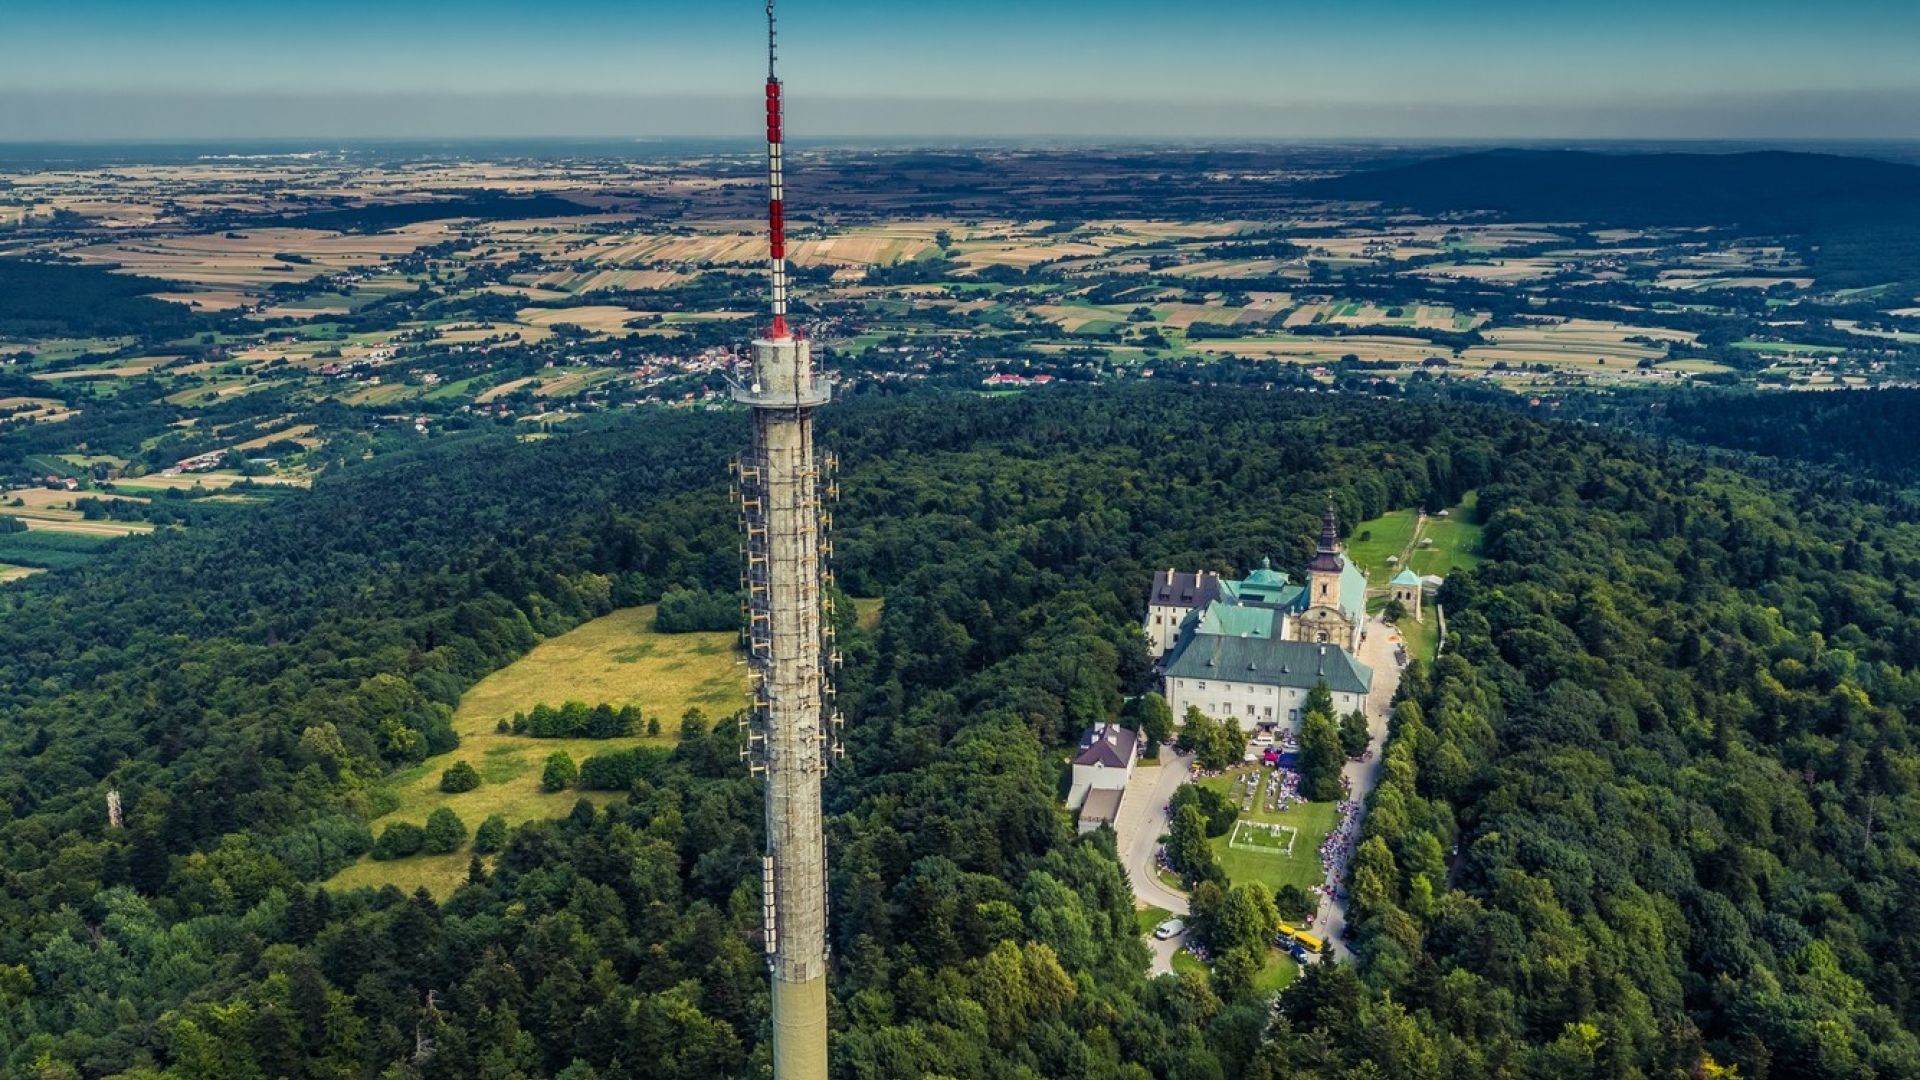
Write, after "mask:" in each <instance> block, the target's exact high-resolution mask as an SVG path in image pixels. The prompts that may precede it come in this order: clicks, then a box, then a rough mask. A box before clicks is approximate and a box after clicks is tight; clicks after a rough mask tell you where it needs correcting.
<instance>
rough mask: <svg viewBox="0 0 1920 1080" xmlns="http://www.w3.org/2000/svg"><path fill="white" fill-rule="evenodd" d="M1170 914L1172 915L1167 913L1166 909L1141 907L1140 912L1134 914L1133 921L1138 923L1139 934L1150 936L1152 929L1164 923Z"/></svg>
mask: <svg viewBox="0 0 1920 1080" xmlns="http://www.w3.org/2000/svg"><path fill="white" fill-rule="evenodd" d="M1171 914H1173V913H1172V912H1170V911H1168V910H1167V909H1166V908H1158V907H1143V908H1141V909H1140V910H1138V911H1136V912H1134V913H1133V916H1134V919H1135V921H1136V922H1138V924H1139V926H1140V933H1142V934H1151V933H1153V928H1154V927H1156V926H1159V925H1160V924H1161V923H1163V922H1166V921H1167V916H1169V915H1171Z"/></svg>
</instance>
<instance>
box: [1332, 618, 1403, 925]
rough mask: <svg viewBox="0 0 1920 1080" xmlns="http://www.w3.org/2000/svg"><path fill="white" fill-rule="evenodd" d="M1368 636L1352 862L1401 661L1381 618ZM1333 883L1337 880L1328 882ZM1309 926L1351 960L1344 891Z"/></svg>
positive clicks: (1382, 754)
mask: <svg viewBox="0 0 1920 1080" xmlns="http://www.w3.org/2000/svg"><path fill="white" fill-rule="evenodd" d="M1369 621H1370V622H1371V623H1372V625H1371V626H1369V627H1368V628H1367V640H1365V641H1363V642H1361V643H1360V662H1361V663H1363V664H1365V665H1367V666H1368V667H1370V668H1372V669H1373V688H1372V689H1371V690H1370V691H1369V692H1368V694H1367V732H1368V734H1369V735H1371V736H1372V739H1371V740H1370V745H1371V746H1372V747H1373V757H1371V758H1369V759H1368V760H1366V761H1349V762H1347V767H1346V770H1345V774H1346V777H1347V782H1348V784H1349V785H1350V787H1351V793H1350V794H1349V795H1348V796H1347V797H1348V798H1349V799H1352V800H1354V801H1355V802H1358V803H1359V804H1360V811H1359V813H1358V814H1356V815H1355V816H1354V819H1353V831H1352V833H1351V834H1350V838H1349V841H1348V845H1347V852H1346V858H1345V859H1344V860H1342V861H1343V863H1347V864H1351V863H1352V861H1353V841H1354V840H1356V839H1358V837H1359V835H1360V826H1361V825H1362V824H1364V823H1365V822H1366V820H1367V800H1368V799H1369V798H1370V797H1372V795H1373V789H1374V788H1375V787H1377V786H1379V783H1380V773H1381V771H1382V770H1383V769H1384V768H1385V767H1386V759H1387V755H1386V748H1387V721H1388V719H1389V718H1391V717H1392V715H1393V697H1394V695H1395V694H1397V693H1399V692H1400V672H1401V668H1400V661H1399V659H1398V657H1397V656H1396V655H1395V654H1396V653H1397V651H1398V650H1399V647H1400V645H1401V640H1400V632H1399V631H1398V630H1395V629H1394V628H1393V626H1392V625H1391V624H1389V623H1388V622H1387V621H1386V620H1385V619H1382V618H1379V617H1378V616H1376V617H1374V618H1373V619H1371V620H1369ZM1333 884H1334V885H1335V886H1336V887H1337V886H1339V885H1340V884H1342V883H1340V882H1334V883H1333ZM1314 927H1315V929H1316V930H1318V931H1320V936H1321V937H1323V938H1325V939H1327V940H1328V941H1331V942H1333V954H1334V956H1335V957H1336V958H1338V959H1340V960H1343V961H1344V960H1351V959H1352V958H1353V954H1352V952H1351V950H1349V949H1348V948H1347V943H1346V940H1345V938H1346V933H1347V896H1346V893H1345V892H1344V891H1342V892H1340V894H1339V895H1338V897H1337V898H1335V899H1332V900H1323V901H1321V904H1320V915H1319V917H1318V918H1316V919H1315V920H1314Z"/></svg>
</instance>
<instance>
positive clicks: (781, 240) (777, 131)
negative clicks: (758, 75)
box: [767, 0, 793, 341]
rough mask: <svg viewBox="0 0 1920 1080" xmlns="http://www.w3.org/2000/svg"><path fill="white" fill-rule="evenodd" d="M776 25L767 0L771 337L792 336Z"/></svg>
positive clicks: (780, 339)
mask: <svg viewBox="0 0 1920 1080" xmlns="http://www.w3.org/2000/svg"><path fill="white" fill-rule="evenodd" d="M778 25H779V24H778V23H777V22H776V21H775V20H774V15H773V0H767V245H768V247H767V256H768V264H769V267H770V270H771V272H772V275H773V329H772V330H771V331H770V332H769V333H768V335H767V336H768V337H769V338H771V339H772V340H774V341H782V340H785V339H787V338H790V337H792V336H793V333H792V331H791V330H789V329H788V328H787V222H786V193H785V191H784V190H783V188H784V184H783V183H782V169H781V162H780V158H781V150H782V147H783V144H784V143H785V141H786V133H785V132H784V131H782V130H781V128H782V126H783V125H782V122H781V100H780V76H779V73H778V72H777V71H776V70H775V63H776V61H778V59H779V57H780V48H779V35H778Z"/></svg>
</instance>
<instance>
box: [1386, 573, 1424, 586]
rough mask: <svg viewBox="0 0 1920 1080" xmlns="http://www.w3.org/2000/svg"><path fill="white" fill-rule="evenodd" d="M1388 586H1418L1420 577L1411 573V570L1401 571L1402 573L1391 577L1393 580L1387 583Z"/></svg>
mask: <svg viewBox="0 0 1920 1080" xmlns="http://www.w3.org/2000/svg"><path fill="white" fill-rule="evenodd" d="M1388 584H1390V585H1418V584H1420V575H1419V574H1416V573H1414V572H1413V571H1411V570H1402V571H1400V572H1399V573H1397V574H1395V575H1393V580H1392V581H1390V582H1388Z"/></svg>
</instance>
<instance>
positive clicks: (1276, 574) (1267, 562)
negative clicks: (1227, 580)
mask: <svg viewBox="0 0 1920 1080" xmlns="http://www.w3.org/2000/svg"><path fill="white" fill-rule="evenodd" d="M1287 581H1288V578H1287V575H1285V574H1283V573H1281V572H1280V571H1278V570H1275V569H1274V568H1273V560H1272V559H1261V560H1260V569H1258V570H1255V571H1254V572H1253V573H1251V574H1248V575H1247V577H1246V580H1245V581H1244V582H1242V583H1241V584H1244V585H1264V586H1268V587H1277V586H1281V585H1285V584H1287Z"/></svg>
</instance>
